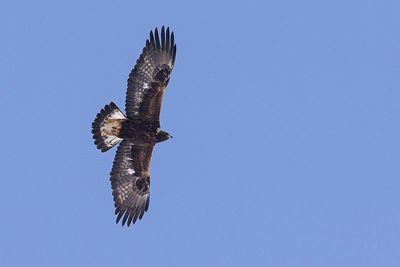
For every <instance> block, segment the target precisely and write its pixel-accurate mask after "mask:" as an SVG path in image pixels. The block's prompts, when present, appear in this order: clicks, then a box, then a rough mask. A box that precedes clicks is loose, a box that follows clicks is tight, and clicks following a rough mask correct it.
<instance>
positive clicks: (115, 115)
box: [92, 102, 126, 152]
mask: <svg viewBox="0 0 400 267" xmlns="http://www.w3.org/2000/svg"><path fill="white" fill-rule="evenodd" d="M125 120H126V117H125V115H124V114H123V113H122V112H121V110H120V109H119V108H118V107H117V106H116V105H115V104H114V103H113V102H111V103H110V104H108V105H106V106H105V107H104V108H103V109H102V110H100V112H99V113H97V116H96V119H95V120H94V122H93V123H92V134H93V139H94V144H95V145H96V146H97V148H98V149H100V150H101V152H106V151H107V150H109V149H110V148H112V147H113V146H115V145H116V144H118V143H119V142H121V141H122V139H121V138H120V137H119V133H120V131H121V128H122V124H123V123H124V121H125Z"/></svg>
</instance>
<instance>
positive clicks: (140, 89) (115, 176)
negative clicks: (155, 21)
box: [92, 26, 176, 226]
mask: <svg viewBox="0 0 400 267" xmlns="http://www.w3.org/2000/svg"><path fill="white" fill-rule="evenodd" d="M175 55H176V44H175V43H174V33H173V32H171V33H170V30H169V28H167V29H166V30H165V29H164V26H163V27H162V28H161V35H160V36H159V34H158V30H157V28H156V29H155V31H154V34H153V31H150V39H148V40H146V46H145V47H144V48H143V52H142V54H141V55H140V57H139V59H138V60H137V61H136V65H135V67H134V68H133V70H132V71H131V73H130V74H129V78H128V89H127V92H126V100H125V110H126V116H125V115H124V114H123V113H122V112H121V110H120V109H119V108H118V107H117V106H116V105H115V104H114V103H113V102H111V103H110V104H108V105H106V106H105V107H104V108H103V109H102V110H101V111H100V112H99V113H98V114H97V116H96V119H95V120H94V122H93V123H92V133H93V139H94V140H95V141H94V143H95V145H96V146H97V148H98V149H100V150H101V151H102V152H105V151H107V150H109V149H110V148H111V147H113V146H115V145H117V144H120V145H119V147H118V149H117V153H116V155H115V159H114V163H113V167H112V170H111V173H110V175H111V178H110V180H111V188H112V194H113V196H114V202H115V214H116V215H117V219H116V223H118V222H119V221H120V219H121V218H122V225H125V223H127V225H128V226H129V225H130V224H134V223H135V222H136V220H137V219H138V218H139V220H140V219H142V217H143V214H144V212H145V211H147V210H148V208H149V200H150V191H149V189H150V159H151V154H152V152H153V148H154V146H155V144H156V143H159V142H162V141H165V140H167V139H169V138H171V137H172V136H171V135H170V134H168V133H167V132H164V131H161V130H160V109H161V102H162V98H163V94H164V91H165V88H166V87H167V85H168V82H169V77H170V75H171V72H172V69H173V67H174V63H175Z"/></svg>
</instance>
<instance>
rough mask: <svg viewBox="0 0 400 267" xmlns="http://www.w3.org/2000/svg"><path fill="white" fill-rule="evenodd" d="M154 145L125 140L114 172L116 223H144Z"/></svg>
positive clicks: (119, 148)
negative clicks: (137, 221)
mask: <svg viewBox="0 0 400 267" xmlns="http://www.w3.org/2000/svg"><path fill="white" fill-rule="evenodd" d="M153 148H154V145H151V144H142V145H134V144H132V143H130V142H129V141H127V140H123V141H122V142H121V144H120V145H119V147H118V149H117V153H116V155H115V159H114V164H113V168H112V170H111V187H112V193H113V196H114V202H115V214H116V215H117V214H118V216H117V221H116V222H117V223H118V222H119V220H120V219H121V218H122V216H123V219H122V225H124V224H125V223H126V222H127V224H128V226H129V225H130V224H131V223H132V224H134V223H135V222H136V220H137V218H139V219H142V217H143V214H144V212H145V211H147V209H148V208H149V201H150V159H151V154H152V152H153Z"/></svg>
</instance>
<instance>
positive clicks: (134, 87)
mask: <svg viewBox="0 0 400 267" xmlns="http://www.w3.org/2000/svg"><path fill="white" fill-rule="evenodd" d="M175 55H176V44H175V43H174V33H173V32H171V34H170V31H169V28H167V30H166V31H165V30H164V26H163V27H162V29H161V40H160V37H159V35H158V30H157V28H156V29H155V32H154V35H153V31H151V32H150V40H146V47H144V48H143V52H142V54H141V55H140V57H139V59H138V60H137V62H136V65H135V67H134V68H133V70H132V72H131V73H130V74H129V79H128V89H127V93H126V101H125V108H126V114H127V116H128V118H130V119H132V118H135V117H137V116H138V117H140V118H141V119H143V120H146V121H149V122H150V123H154V124H155V125H156V126H157V127H159V126H160V125H159V123H160V122H159V120H160V109H161V101H162V97H163V94H164V89H165V88H166V87H167V85H168V81H169V76H170V74H171V72H172V68H173V67H174V63H175Z"/></svg>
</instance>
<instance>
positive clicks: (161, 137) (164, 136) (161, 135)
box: [156, 130, 173, 143]
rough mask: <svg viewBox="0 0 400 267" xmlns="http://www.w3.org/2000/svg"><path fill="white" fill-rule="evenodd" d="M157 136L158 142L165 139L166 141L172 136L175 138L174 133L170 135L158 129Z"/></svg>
mask: <svg viewBox="0 0 400 267" xmlns="http://www.w3.org/2000/svg"><path fill="white" fill-rule="evenodd" d="M156 138H157V143H160V142H164V141H166V140H168V139H170V138H173V137H172V135H170V134H169V133H167V132H164V131H161V130H158V131H157V136H156Z"/></svg>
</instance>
